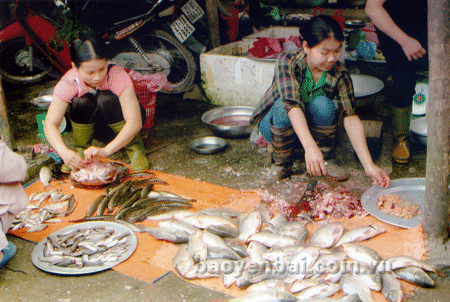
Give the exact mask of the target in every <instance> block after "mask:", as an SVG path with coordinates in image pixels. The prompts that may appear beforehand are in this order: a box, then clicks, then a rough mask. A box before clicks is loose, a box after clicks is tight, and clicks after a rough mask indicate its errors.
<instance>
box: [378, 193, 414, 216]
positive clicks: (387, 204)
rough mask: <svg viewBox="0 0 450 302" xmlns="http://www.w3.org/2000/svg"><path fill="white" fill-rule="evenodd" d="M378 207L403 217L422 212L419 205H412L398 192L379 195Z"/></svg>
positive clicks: (384, 211) (390, 213) (387, 212)
mask: <svg viewBox="0 0 450 302" xmlns="http://www.w3.org/2000/svg"><path fill="white" fill-rule="evenodd" d="M377 207H378V208H379V209H380V211H382V212H383V213H386V214H388V215H393V216H397V217H403V218H413V217H414V216H416V215H419V214H420V213H421V212H420V208H419V205H417V204H412V205H411V204H410V203H409V202H407V201H405V200H403V199H402V198H401V197H400V196H398V195H397V194H392V195H380V196H379V197H378V201H377Z"/></svg>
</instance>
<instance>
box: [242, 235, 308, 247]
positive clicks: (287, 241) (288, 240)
mask: <svg viewBox="0 0 450 302" xmlns="http://www.w3.org/2000/svg"><path fill="white" fill-rule="evenodd" d="M247 241H258V242H259V243H262V244H264V245H265V246H268V247H287V246H295V245H299V244H301V243H300V241H299V240H298V239H297V238H294V237H292V236H288V235H280V234H274V233H272V232H269V231H262V232H258V233H255V234H253V235H251V236H250V237H249V238H248V240H247Z"/></svg>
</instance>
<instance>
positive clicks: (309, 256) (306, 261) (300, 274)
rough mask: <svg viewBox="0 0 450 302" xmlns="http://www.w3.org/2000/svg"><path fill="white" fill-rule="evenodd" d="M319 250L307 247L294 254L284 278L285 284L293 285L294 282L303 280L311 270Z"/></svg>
mask: <svg viewBox="0 0 450 302" xmlns="http://www.w3.org/2000/svg"><path fill="white" fill-rule="evenodd" d="M319 254H320V250H319V249H318V248H316V247H307V248H304V249H303V250H301V251H300V252H298V253H297V254H295V255H294V256H293V257H292V259H291V262H290V263H289V268H288V271H289V275H288V276H287V277H286V280H285V281H286V282H289V283H293V282H294V281H296V280H303V278H305V276H306V274H307V273H308V270H309V269H311V268H312V266H313V265H314V263H315V262H316V260H317V258H318V257H319Z"/></svg>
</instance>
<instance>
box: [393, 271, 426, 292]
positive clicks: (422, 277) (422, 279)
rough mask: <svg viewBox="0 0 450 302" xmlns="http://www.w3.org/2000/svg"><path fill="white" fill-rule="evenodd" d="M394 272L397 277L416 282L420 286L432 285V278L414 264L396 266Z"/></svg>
mask: <svg viewBox="0 0 450 302" xmlns="http://www.w3.org/2000/svg"><path fill="white" fill-rule="evenodd" d="M394 274H395V276H396V277H397V278H398V279H402V280H404V281H406V282H409V283H412V284H417V285H419V286H421V287H426V288H430V287H434V280H433V279H432V278H431V277H430V276H429V275H428V274H427V273H426V272H425V271H424V270H423V269H421V268H418V267H415V266H408V267H404V268H398V269H396V270H394Z"/></svg>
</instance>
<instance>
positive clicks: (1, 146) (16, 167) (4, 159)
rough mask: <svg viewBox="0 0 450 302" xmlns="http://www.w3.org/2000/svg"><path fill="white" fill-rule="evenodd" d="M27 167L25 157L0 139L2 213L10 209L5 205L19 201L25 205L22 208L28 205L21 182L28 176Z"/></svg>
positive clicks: (19, 203)
mask: <svg viewBox="0 0 450 302" xmlns="http://www.w3.org/2000/svg"><path fill="white" fill-rule="evenodd" d="M27 169H28V167H27V162H26V161H25V158H23V156H21V155H19V154H17V153H15V152H12V151H11V150H10V149H9V148H8V147H7V146H6V144H5V143H4V142H3V141H0V215H2V214H4V213H5V211H7V210H8V207H4V206H3V205H11V204H15V203H17V204H18V205H20V206H23V207H22V208H25V207H26V206H27V204H28V196H27V194H26V193H25V191H24V189H23V187H22V184H21V183H20V182H21V181H23V180H24V179H25V177H26V176H27ZM9 211H11V209H9ZM19 212H20V211H19ZM13 214H18V212H17V213H13ZM0 230H1V228H0Z"/></svg>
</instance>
